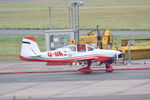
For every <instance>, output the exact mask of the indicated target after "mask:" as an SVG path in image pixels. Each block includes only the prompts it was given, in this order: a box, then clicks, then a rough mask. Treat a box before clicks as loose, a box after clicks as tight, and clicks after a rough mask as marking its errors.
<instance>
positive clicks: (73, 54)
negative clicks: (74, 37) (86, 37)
mask: <svg viewBox="0 0 150 100" xmlns="http://www.w3.org/2000/svg"><path fill="white" fill-rule="evenodd" d="M120 54H121V52H120V51H115V50H102V49H95V48H94V47H92V46H89V45H84V46H77V45H68V46H65V47H62V48H58V49H56V50H53V51H47V52H40V50H39V48H38V45H37V43H36V40H35V38H34V37H32V36H29V37H24V38H23V41H22V48H21V55H20V60H25V61H41V62H66V63H79V64H82V63H84V64H86V65H87V67H84V68H81V69H78V71H80V72H84V73H90V72H92V69H91V63H92V62H101V63H104V64H105V65H106V72H112V71H113V67H112V66H111V65H110V64H112V63H113V58H114V57H115V56H116V55H120Z"/></svg>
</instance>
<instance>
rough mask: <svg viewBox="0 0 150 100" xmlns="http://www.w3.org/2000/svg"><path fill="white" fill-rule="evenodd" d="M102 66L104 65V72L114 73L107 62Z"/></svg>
mask: <svg viewBox="0 0 150 100" xmlns="http://www.w3.org/2000/svg"><path fill="white" fill-rule="evenodd" d="M104 64H105V65H106V72H113V71H114V69H113V67H112V66H111V65H110V64H108V63H107V62H105V63H104Z"/></svg>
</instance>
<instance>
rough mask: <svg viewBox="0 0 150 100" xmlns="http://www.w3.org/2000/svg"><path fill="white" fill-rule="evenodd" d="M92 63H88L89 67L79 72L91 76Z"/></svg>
mask: <svg viewBox="0 0 150 100" xmlns="http://www.w3.org/2000/svg"><path fill="white" fill-rule="evenodd" d="M91 63H92V62H91V61H88V66H87V67H84V68H81V69H78V71H79V72H83V73H86V74H89V73H91V72H92V69H91Z"/></svg>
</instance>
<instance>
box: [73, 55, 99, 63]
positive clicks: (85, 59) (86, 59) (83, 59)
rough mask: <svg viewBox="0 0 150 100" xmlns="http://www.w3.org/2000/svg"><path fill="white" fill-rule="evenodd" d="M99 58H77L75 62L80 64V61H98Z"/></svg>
mask: <svg viewBox="0 0 150 100" xmlns="http://www.w3.org/2000/svg"><path fill="white" fill-rule="evenodd" d="M97 59H98V57H95V56H92V57H83V58H77V59H76V60H75V62H79V61H92V60H94V61H97Z"/></svg>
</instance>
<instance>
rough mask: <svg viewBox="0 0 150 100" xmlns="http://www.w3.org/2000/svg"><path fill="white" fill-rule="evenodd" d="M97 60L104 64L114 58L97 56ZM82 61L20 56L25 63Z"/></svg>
mask: <svg viewBox="0 0 150 100" xmlns="http://www.w3.org/2000/svg"><path fill="white" fill-rule="evenodd" d="M83 58H86V57H83ZM97 58H98V59H97V60H96V61H102V62H104V61H108V60H111V59H112V57H100V56H97ZM80 59H82V58H74V59H62V60H48V59H29V58H25V57H23V56H20V60H24V61H40V62H70V63H76V61H77V60H79V61H80ZM89 60H92V59H90V57H89ZM81 61H82V60H81Z"/></svg>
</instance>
